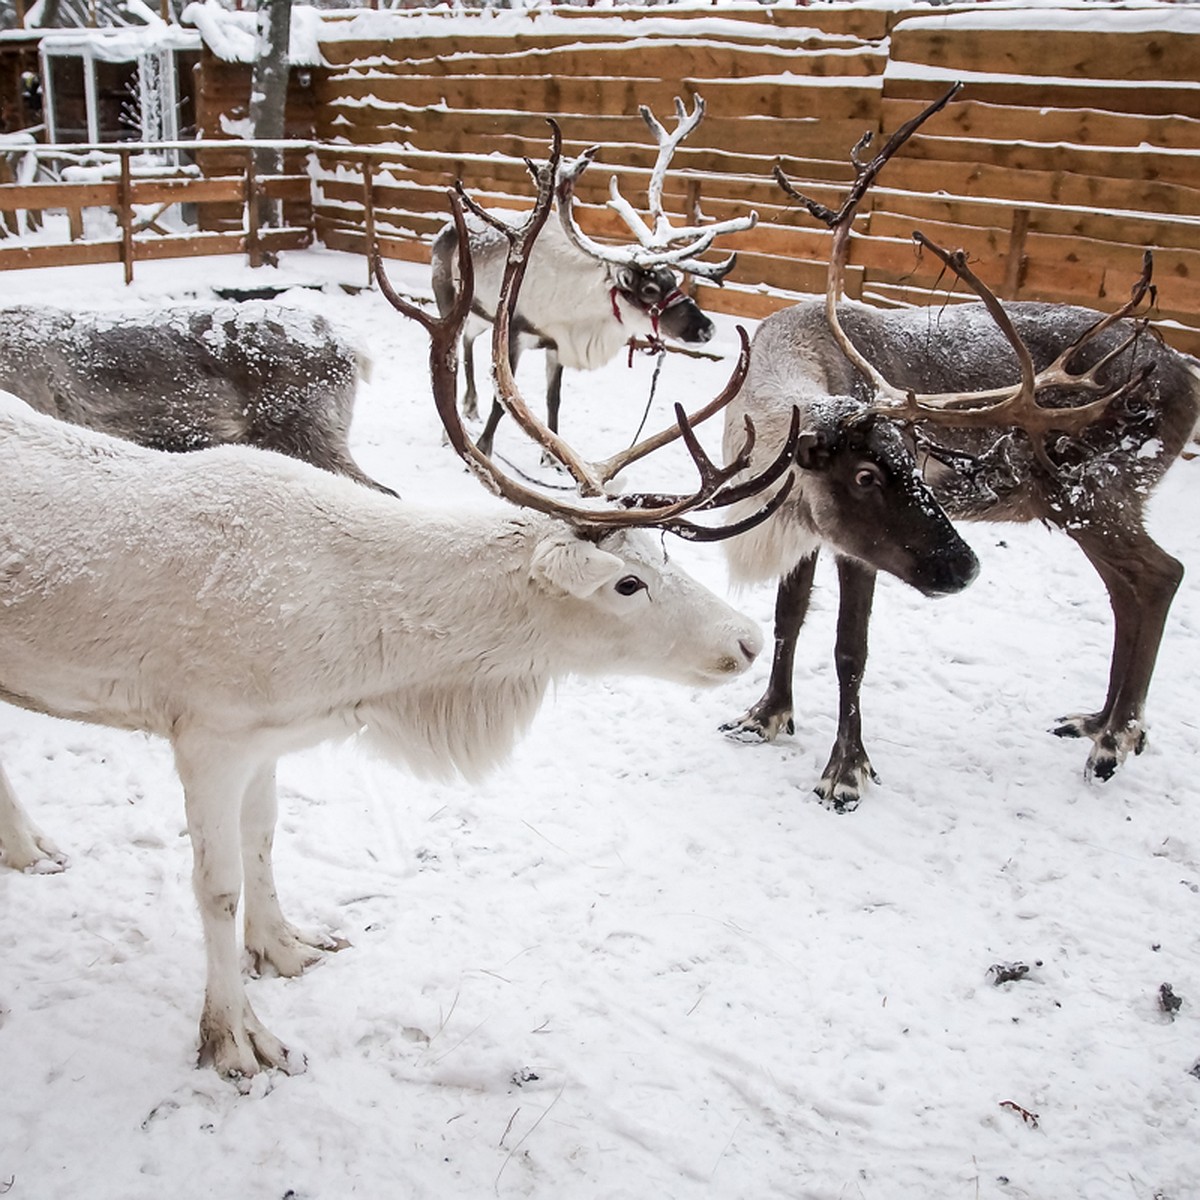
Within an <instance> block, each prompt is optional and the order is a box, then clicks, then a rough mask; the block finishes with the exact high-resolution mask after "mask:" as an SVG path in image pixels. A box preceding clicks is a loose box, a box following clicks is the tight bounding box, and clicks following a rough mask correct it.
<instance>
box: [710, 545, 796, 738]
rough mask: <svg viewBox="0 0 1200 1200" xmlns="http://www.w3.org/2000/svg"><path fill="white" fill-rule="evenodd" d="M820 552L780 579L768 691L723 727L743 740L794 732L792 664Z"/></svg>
mask: <svg viewBox="0 0 1200 1200" xmlns="http://www.w3.org/2000/svg"><path fill="white" fill-rule="evenodd" d="M816 569H817V553H816V551H814V552H813V553H812V554H811V555H810V556H809V557H808V558H804V559H801V560H800V562H798V563H797V564H796V565H795V566H794V567H793V568H792V569H791V570H790V571H789V572H788V573H787V574H786V575H785V576H784V577H783V578H782V579H781V580H780V581H779V591H778V593H777V594H776V597H775V657H774V658H773V659H772V660H771V678H770V680H769V681H768V683H767V690H766V691H765V692H764V693H763V696H762V699H761V700H759V702H758V703H757V704H755V705H754V706H753V707H751V709H750V710H749V711H748V712H746V713H744V714H743V715H742V716H740V717H738V718H737V719H736V720H733V721H727V722H726V723H725V724H724V725H722V726H721V729H722V730H723V731H724V732H725V733H728V734H729V735H730V737H733V738H736V739H737V740H738V741H740V742H770V741H773V740H774V739H775V736H776V734H778V733H779V731H780V730H781V729H782V730H783V731H784V732H785V733H795V732H796V723H795V720H794V719H793V716H792V667H793V665H794V663H795V661H796V638H797V636H798V635H799V633H800V626H801V625H803V624H804V618H805V616H807V614H808V602H809V599H810V598H811V597H812V584H813V573H814V572H815V571H816Z"/></svg>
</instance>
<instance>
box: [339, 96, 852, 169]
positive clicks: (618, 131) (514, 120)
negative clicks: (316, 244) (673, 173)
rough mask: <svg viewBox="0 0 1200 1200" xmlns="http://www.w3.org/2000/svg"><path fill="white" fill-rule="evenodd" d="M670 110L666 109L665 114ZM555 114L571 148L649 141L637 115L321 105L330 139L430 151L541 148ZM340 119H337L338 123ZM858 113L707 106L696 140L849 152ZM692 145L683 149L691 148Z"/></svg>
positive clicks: (722, 146) (759, 148) (776, 150)
mask: <svg viewBox="0 0 1200 1200" xmlns="http://www.w3.org/2000/svg"><path fill="white" fill-rule="evenodd" d="M660 115H662V116H664V117H665V116H666V114H665V113H664V114H660ZM548 116H555V117H556V118H557V119H558V120H559V123H560V125H561V126H562V131H563V137H564V139H566V142H567V143H568V144H569V145H571V146H579V147H582V146H590V145H595V144H598V145H602V146H603V145H615V144H630V145H632V144H636V143H638V142H645V141H648V138H649V135H648V133H647V130H646V126H645V124H644V123H643V122H642V119H641V118H640V117H639V116H637V115H635V114H628V115H609V116H605V115H591V114H586V113H571V114H565V115H562V114H558V113H548V112H543V111H538V110H532V109H531V110H528V111H513V110H507V109H495V108H490V109H446V108H441V107H436V108H433V107H414V106H408V105H400V106H397V107H395V108H392V109H389V110H387V111H386V112H385V111H384V110H381V109H378V108H375V107H371V108H366V107H363V106H346V105H339V106H338V108H337V110H336V113H333V112H331V111H330V110H327V109H326V108H324V107H322V113H321V117H322V124H321V131H320V136H321V138H322V139H323V140H325V141H332V140H335V139H341V138H346V139H348V140H349V141H352V142H354V141H358V140H359V139H360V138H361V137H363V136H364V134H363V131H364V130H369V129H373V130H376V131H377V132H376V133H374V135H373V136H370V137H369V139H368V140H370V141H373V142H408V143H411V144H412V145H414V146H417V147H419V148H423V149H429V150H444V151H445V152H446V153H457V152H461V151H463V150H471V149H476V148H477V147H478V146H479V145H480V142H481V141H483V142H486V141H487V140H488V139H493V138H501V137H514V138H521V139H527V140H528V141H529V142H531V143H532V144H533V145H534V146H535V147H537V150H536V153H538V154H539V155H540V154H544V147H545V146H546V144H547V142H548V132H547V128H546V118H547V117H548ZM335 122H336V123H335ZM864 128H865V125H864V122H863V121H862V120H861V119H858V118H850V119H836V118H827V119H820V118H815V117H798V118H787V117H763V116H759V115H757V114H754V113H746V114H745V115H739V116H723V115H721V112H720V111H719V110H717V109H714V107H713V106H712V105H709V106H708V110H707V115H706V116H705V118H704V122H703V124H702V125H701V126H700V128H699V129H698V130H697V131H696V132H695V133H694V134H693V135H692V137H691V139H690V142H691V144H693V145H697V146H702V147H705V148H709V149H713V150H725V151H734V152H738V153H742V154H752V155H764V154H765V155H775V154H792V155H795V156H797V157H800V158H844V157H845V156H846V152H847V150H848V149H849V147H851V146H853V145H854V143H855V142H856V141H858V139H859V137H860V136H861V135H862V133H863V130H864ZM687 145H688V143H685V144H684V147H682V148H681V149H686V148H687Z"/></svg>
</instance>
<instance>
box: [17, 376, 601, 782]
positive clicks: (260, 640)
mask: <svg viewBox="0 0 1200 1200" xmlns="http://www.w3.org/2000/svg"><path fill="white" fill-rule="evenodd" d="M81 467H86V470H81V469H80V468H81ZM0 477H3V478H4V479H5V481H6V483H5V487H4V489H3V492H2V494H0V696H3V698H5V699H8V700H10V701H12V702H14V703H17V704H20V705H22V706H24V707H27V708H33V709H37V710H40V711H44V712H48V713H50V714H52V715H57V716H63V717H68V718H76V719H81V720H86V721H91V722H95V723H101V724H109V725H113V726H117V727H122V728H130V729H140V730H144V731H147V732H150V733H156V734H161V735H163V736H166V737H174V736H175V735H177V734H179V733H180V732H181V731H182V730H185V729H186V728H188V727H190V726H195V725H197V724H203V725H204V726H206V727H207V728H210V729H212V730H214V731H216V732H228V733H229V735H230V736H234V735H237V736H245V735H247V734H248V733H253V732H254V731H262V732H263V733H264V736H265V735H266V733H267V732H269V731H272V730H274V731H277V733H278V736H279V738H280V741H281V742H282V743H287V744H286V745H283V744H281V745H279V746H277V747H276V751H277V752H280V751H282V750H283V749H287V748H291V749H294V748H297V747H298V746H300V745H303V744H311V743H313V742H315V741H318V740H321V739H322V738H325V737H328V736H330V735H331V734H332V733H337V732H341V733H345V734H349V733H352V732H354V731H356V730H358V729H359V728H362V727H366V728H367V730H368V731H369V732H370V733H371V734H372V735H373V740H374V741H375V743H376V744H377V745H379V746H381V747H383V748H385V749H387V750H388V751H389V752H390V753H393V754H394V755H396V756H397V757H398V758H400V759H402V760H404V761H405V762H406V763H408V764H409V765H410V766H412V767H413V768H415V769H416V770H418V771H424V772H428V773H441V774H445V773H447V771H451V770H454V769H457V770H459V771H462V772H463V773H466V774H470V775H477V774H478V773H480V772H481V771H482V770H484V769H485V768H486V767H488V766H491V765H493V764H494V763H496V762H497V761H498V760H500V759H502V758H503V757H504V756H505V755H506V754H507V753H508V751H509V750H510V749H511V747H512V744H513V742H514V740H515V739H516V737H517V736H518V735H519V734H520V733H521V732H522V731H523V730H524V729H525V728H526V727H527V725H528V724H529V722H530V720H531V719H532V717H533V715H534V713H535V712H536V710H537V707H538V704H539V702H540V701H541V699H542V697H543V695H544V692H545V690H546V687H547V685H548V684H549V682H550V681H551V680H552V679H554V678H556V677H560V676H563V675H566V674H569V673H571V672H574V671H588V670H589V669H592V668H595V667H598V665H599V664H595V663H593V662H591V661H590V660H589V658H588V651H587V637H586V631H581V632H580V635H579V638H578V639H577V641H573V640H572V639H571V637H567V638H564V637H562V636H561V630H559V631H557V632H559V634H560V636H557V637H555V638H547V637H544V636H543V630H544V629H546V628H547V627H548V624H549V623H550V622H558V623H560V624H561V622H562V620H563V617H562V607H561V600H559V601H558V603H557V605H556V604H555V603H554V602H552V601H553V598H551V597H549V596H546V595H545V594H543V593H541V592H539V590H538V588H537V587H536V586H531V585H530V583H529V575H530V571H529V562H530V556H531V554H532V553H533V551H534V549H535V548H536V546H537V545H538V543H539V540H540V539H541V538H543V537H544V536H546V535H547V534H548V533H550V532H551V531H553V530H554V529H555V528H556V527H557V528H559V529H561V526H558V525H557V523H555V522H553V521H552V520H551V519H550V518H547V517H542V516H539V515H536V514H518V515H513V514H512V513H511V512H510V511H494V510H489V511H475V512H466V513H461V514H456V515H448V514H446V513H444V512H429V511H424V510H421V509H418V508H416V507H414V506H411V505H408V504H404V503H402V502H400V501H397V500H394V499H390V498H387V497H383V496H379V495H376V494H374V493H372V492H370V491H368V490H367V489H364V488H361V487H358V486H356V485H354V484H352V483H349V482H347V481H345V480H342V479H339V478H337V477H335V476H330V475H327V474H326V473H324V472H320V471H317V470H315V469H311V468H308V467H306V466H305V465H304V464H298V463H294V462H292V461H291V460H289V459H285V458H283V457H281V456H277V455H273V454H267V453H262V452H259V451H255V450H248V449H244V448H241V447H220V448H217V449H214V450H208V451H201V452H197V453H195V454H191V455H182V456H171V455H165V454H160V453H156V452H153V451H146V450H143V449H140V448H139V447H136V446H132V445H128V444H126V443H123V442H118V441H116V440H113V439H110V438H106V437H104V436H102V435H99V434H94V433H92V432H91V431H88V430H83V429H76V428H73V427H70V426H66V425H63V424H61V423H59V422H56V421H52V420H49V419H47V418H42V417H39V416H37V415H36V414H34V413H32V411H30V410H29V409H28V408H26V406H24V405H23V404H21V403H20V402H17V401H14V400H11V399H8V400H5V399H2V398H0ZM47 548H49V549H47ZM388 563H392V564H395V565H394V570H393V571H391V572H389V571H387V570H381V569H380V565H381V564H388ZM301 580H302V581H303V586H299V584H298V581H301ZM234 614H238V619H235V618H234ZM460 668H461V669H462V670H461V675H460V674H459V670H460Z"/></svg>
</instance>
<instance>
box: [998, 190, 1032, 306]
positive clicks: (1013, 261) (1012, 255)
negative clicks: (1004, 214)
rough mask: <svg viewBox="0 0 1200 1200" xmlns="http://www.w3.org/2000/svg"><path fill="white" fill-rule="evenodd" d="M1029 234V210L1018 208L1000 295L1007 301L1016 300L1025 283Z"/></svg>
mask: <svg viewBox="0 0 1200 1200" xmlns="http://www.w3.org/2000/svg"><path fill="white" fill-rule="evenodd" d="M1028 232H1029V209H1027V208H1018V209H1015V210H1014V212H1013V222H1012V229H1010V230H1009V234H1008V257H1007V258H1006V260H1005V266H1004V288H1003V290H1002V291H1001V293H1000V295H1001V297H1002V298H1003V299H1005V300H1016V299H1018V298H1019V296H1020V294H1021V287H1022V285H1023V284H1024V283H1025V265H1026V260H1025V235H1026V234H1027V233H1028Z"/></svg>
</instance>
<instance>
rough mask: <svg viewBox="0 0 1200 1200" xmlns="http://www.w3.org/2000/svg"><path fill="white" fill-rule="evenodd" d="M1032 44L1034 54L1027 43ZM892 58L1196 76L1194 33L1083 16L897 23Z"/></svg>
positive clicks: (1011, 69)
mask: <svg viewBox="0 0 1200 1200" xmlns="http://www.w3.org/2000/svg"><path fill="white" fill-rule="evenodd" d="M1034 46H1036V52H1034V53H1031V52H1030V51H1031V48H1032V47H1034ZM891 56H892V60H893V61H894V62H911V63H921V64H922V65H927V66H935V67H942V68H945V70H946V71H947V72H948V73H950V74H954V73H955V72H962V71H973V72H980V73H983V74H989V75H1029V74H1034V73H1036V74H1037V75H1039V76H1053V77H1057V78H1063V79H1087V80H1092V81H1098V80H1105V79H1112V80H1139V81H1142V80H1144V81H1147V82H1154V81H1158V80H1173V81H1180V82H1185V81H1187V82H1192V83H1195V82H1196V80H1198V79H1200V35H1191V34H1187V33H1182V32H1180V31H1178V30H1172V31H1171V32H1167V31H1166V30H1162V31H1158V32H1138V33H1130V32H1124V31H1121V30H1117V29H1113V28H1104V27H1103V26H1100V25H1099V24H1098V23H1097V25H1094V26H1092V27H1090V28H1089V23H1088V21H1087V20H1086V19H1085V18H1081V19H1080V20H1078V21H1077V22H1073V23H1072V24H1071V26H1070V27H1069V28H1062V29H1035V30H1030V29H1022V28H1020V27H1019V25H1016V24H1014V25H1010V26H1000V27H996V28H975V29H972V28H969V27H962V26H958V27H954V26H952V27H950V28H938V27H937V25H936V24H935V23H934V22H932V21H929V20H921V19H919V18H918V19H913V20H908V21H901V22H899V24H897V26H896V28H895V30H894V31H893V33H892V40H891Z"/></svg>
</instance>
